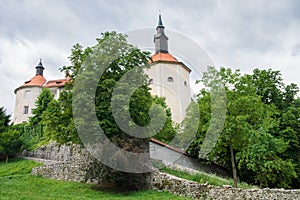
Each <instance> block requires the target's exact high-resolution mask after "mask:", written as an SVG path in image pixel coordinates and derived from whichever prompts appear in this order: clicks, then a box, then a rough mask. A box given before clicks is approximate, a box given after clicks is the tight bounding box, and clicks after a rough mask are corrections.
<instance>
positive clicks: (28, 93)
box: [13, 60, 46, 124]
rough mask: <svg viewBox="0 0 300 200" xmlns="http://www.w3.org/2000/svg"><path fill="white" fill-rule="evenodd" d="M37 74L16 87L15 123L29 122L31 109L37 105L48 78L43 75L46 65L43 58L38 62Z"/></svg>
mask: <svg viewBox="0 0 300 200" xmlns="http://www.w3.org/2000/svg"><path fill="white" fill-rule="evenodd" d="M35 68H36V75H35V76H34V77H33V78H32V79H31V80H29V81H26V82H25V83H24V84H23V85H22V86H20V87H18V88H17V89H15V94H16V102H15V109H14V118H13V123H14V124H20V123H23V122H27V121H28V119H29V117H31V116H32V113H31V110H32V109H33V108H34V107H35V102H36V100H37V97H38V96H39V95H40V93H41V92H42V89H43V86H44V84H45V83H46V79H45V78H44V76H43V71H44V69H45V68H44V66H43V64H42V60H40V62H39V63H38V65H37V66H36V67H35Z"/></svg>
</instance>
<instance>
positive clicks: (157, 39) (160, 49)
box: [154, 15, 169, 53]
mask: <svg viewBox="0 0 300 200" xmlns="http://www.w3.org/2000/svg"><path fill="white" fill-rule="evenodd" d="M156 31H157V33H156V34H155V35H154V43H155V53H168V39H169V38H168V37H167V36H166V34H165V27H164V25H163V23H162V19H161V15H159V17H158V25H157V27H156Z"/></svg>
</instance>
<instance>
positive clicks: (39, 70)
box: [35, 59, 45, 76]
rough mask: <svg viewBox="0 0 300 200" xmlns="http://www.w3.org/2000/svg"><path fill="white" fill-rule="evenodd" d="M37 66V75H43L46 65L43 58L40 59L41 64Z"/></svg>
mask: <svg viewBox="0 0 300 200" xmlns="http://www.w3.org/2000/svg"><path fill="white" fill-rule="evenodd" d="M35 68H36V75H41V76H43V72H44V69H45V68H44V66H43V64H42V59H40V62H39V64H38V65H37V66H36V67H35Z"/></svg>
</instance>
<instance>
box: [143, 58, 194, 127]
mask: <svg viewBox="0 0 300 200" xmlns="http://www.w3.org/2000/svg"><path fill="white" fill-rule="evenodd" d="M145 73H146V74H147V75H148V76H149V80H150V79H152V80H153V83H151V84H150V87H151V93H152V95H157V96H159V97H165V98H166V102H167V105H168V106H169V107H170V109H171V112H172V118H173V120H174V121H175V122H177V123H179V122H181V121H182V120H183V119H184V117H185V112H186V109H187V107H188V105H189V104H190V102H191V90H190V79H189V73H190V71H189V70H188V69H187V68H186V67H184V66H183V65H181V64H180V63H170V62H158V63H153V65H152V66H151V68H150V69H147V70H145ZM168 77H172V78H173V82H169V81H168Z"/></svg>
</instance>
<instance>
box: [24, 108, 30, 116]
mask: <svg viewBox="0 0 300 200" xmlns="http://www.w3.org/2000/svg"><path fill="white" fill-rule="evenodd" d="M28 111H29V106H24V114H28Z"/></svg>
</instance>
